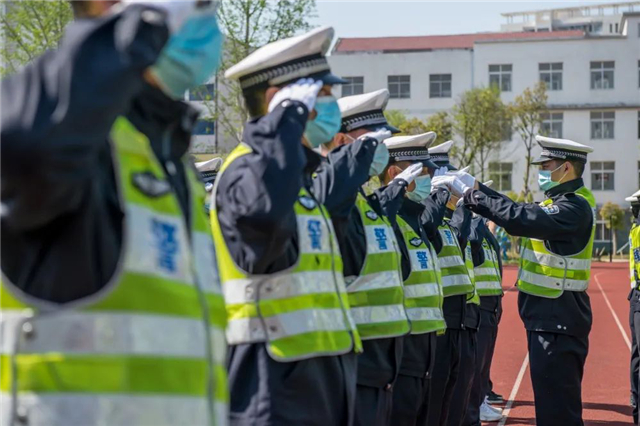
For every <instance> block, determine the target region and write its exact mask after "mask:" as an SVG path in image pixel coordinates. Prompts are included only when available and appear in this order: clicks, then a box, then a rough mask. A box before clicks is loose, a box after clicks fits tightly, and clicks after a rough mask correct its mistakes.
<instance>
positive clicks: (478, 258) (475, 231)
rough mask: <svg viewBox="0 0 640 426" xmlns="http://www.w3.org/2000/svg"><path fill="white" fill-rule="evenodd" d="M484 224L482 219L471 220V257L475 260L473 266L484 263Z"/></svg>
mask: <svg viewBox="0 0 640 426" xmlns="http://www.w3.org/2000/svg"><path fill="white" fill-rule="evenodd" d="M485 228H486V227H485V226H484V223H483V222H482V220H481V219H480V218H474V219H472V220H471V227H470V229H469V244H470V245H471V257H472V259H473V266H476V267H477V266H480V265H482V264H483V263H484V261H485V257H484V250H483V249H482V241H483V239H484V229H485Z"/></svg>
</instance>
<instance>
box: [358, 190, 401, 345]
mask: <svg viewBox="0 0 640 426" xmlns="http://www.w3.org/2000/svg"><path fill="white" fill-rule="evenodd" d="M356 208H357V209H358V212H359V213H360V220H361V221H362V225H363V227H364V231H365V239H366V244H367V254H366V257H365V260H364V265H363V266H362V270H361V271H360V275H359V276H358V277H356V279H355V280H354V281H353V282H351V283H350V284H349V285H348V286H347V291H348V292H349V304H350V306H351V314H352V315H353V318H354V320H355V322H356V325H357V326H358V332H359V333H360V337H361V338H362V339H363V340H365V339H380V338H384V337H394V336H402V335H403V334H407V333H408V332H409V330H410V326H409V320H408V318H407V313H406V311H405V308H404V292H403V290H402V275H401V271H400V251H399V249H398V246H397V243H396V239H395V236H394V234H393V230H392V229H391V226H389V224H388V223H387V221H386V220H385V219H384V218H383V217H380V216H379V215H378V214H376V213H375V211H373V209H372V208H371V207H370V206H369V203H368V202H367V199H366V198H364V197H363V196H362V195H361V194H358V198H357V200H356Z"/></svg>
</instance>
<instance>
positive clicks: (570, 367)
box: [457, 136, 596, 426]
mask: <svg viewBox="0 0 640 426" xmlns="http://www.w3.org/2000/svg"><path fill="white" fill-rule="evenodd" d="M536 140H537V141H538V144H539V145H540V146H541V147H542V155H541V156H540V157H539V158H537V159H536V160H535V161H534V162H533V164H539V165H540V171H539V177H538V181H539V184H540V188H541V189H542V190H543V191H545V195H546V197H547V198H546V200H545V201H543V202H542V203H539V204H538V203H516V202H514V201H512V200H510V199H509V198H508V197H506V196H504V195H502V194H499V193H498V192H495V191H493V190H491V189H489V188H487V187H486V186H484V185H482V184H476V183H475V180H474V179H473V178H471V177H470V176H469V175H465V174H463V173H459V175H458V177H457V183H458V184H460V188H461V191H460V192H462V193H464V203H465V205H466V206H468V207H469V208H470V209H471V210H473V211H474V212H475V213H478V214H480V215H482V216H484V217H487V218H488V219H490V220H492V221H493V222H495V223H496V224H498V225H499V226H502V227H504V229H505V230H506V231H507V232H508V233H509V234H511V235H517V236H521V237H525V238H524V240H523V241H522V246H521V257H520V270H519V273H518V281H517V285H518V289H519V290H520V295H519V299H518V305H519V309H520V316H521V318H522V320H523V322H524V324H525V328H526V329H527V339H528V343H529V360H530V363H531V380H532V384H533V391H534V396H535V408H536V422H537V424H538V425H540V426H546V425H558V424H562V425H568V426H572V425H582V424H583V422H582V397H581V384H582V375H583V370H584V362H585V360H586V357H587V352H588V335H589V332H590V330H591V322H592V315H591V306H590V303H589V296H588V295H587V293H586V289H587V287H588V284H589V278H590V272H591V256H592V249H593V239H594V230H595V206H596V203H595V199H594V197H593V194H592V193H591V191H589V190H588V189H587V188H586V187H585V186H584V182H583V181H582V178H581V176H582V173H583V171H584V166H585V164H586V162H587V153H589V152H591V151H592V148H591V147H588V146H586V145H583V144H580V143H577V142H573V141H570V140H566V139H554V138H547V137H543V136H536ZM474 187H475V189H474Z"/></svg>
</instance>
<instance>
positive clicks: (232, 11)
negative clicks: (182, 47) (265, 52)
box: [204, 0, 315, 142]
mask: <svg viewBox="0 0 640 426" xmlns="http://www.w3.org/2000/svg"><path fill="white" fill-rule="evenodd" d="M218 16H219V19H220V24H221V25H222V27H223V29H224V32H225V35H226V42H225V54H224V57H223V60H222V66H221V67H220V70H219V71H218V74H217V76H216V95H215V97H214V99H213V101H212V102H205V103H204V104H205V107H206V108H207V109H208V110H209V115H210V116H211V118H212V119H214V120H216V121H217V123H218V130H220V128H221V127H220V126H222V130H223V131H224V133H225V135H228V136H230V137H232V138H233V139H234V140H235V141H236V142H240V141H241V140H242V128H243V126H244V123H245V122H246V121H247V118H248V116H247V113H246V111H245V109H244V107H243V98H242V90H241V88H240V85H239V84H238V83H237V82H235V81H230V80H227V79H225V78H224V72H225V70H226V69H227V68H229V67H230V66H232V65H234V64H236V63H238V62H240V61H241V60H242V59H244V58H245V57H246V56H247V55H249V54H250V53H251V52H253V51H254V50H255V49H257V48H259V47H261V46H263V45H265V44H267V43H271V42H273V41H276V40H279V39H282V38H286V37H291V36H293V35H295V34H296V33H299V32H303V31H306V30H309V29H310V28H311V25H310V23H309V19H310V18H312V17H314V16H315V0H295V1H293V0H279V1H267V0H222V2H221V4H220V9H219V15H218Z"/></svg>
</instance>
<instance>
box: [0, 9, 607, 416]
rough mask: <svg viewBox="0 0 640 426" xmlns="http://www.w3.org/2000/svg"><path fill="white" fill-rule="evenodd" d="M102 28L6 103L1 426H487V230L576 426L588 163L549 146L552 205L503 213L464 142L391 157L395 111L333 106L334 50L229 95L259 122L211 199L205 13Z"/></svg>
mask: <svg viewBox="0 0 640 426" xmlns="http://www.w3.org/2000/svg"><path fill="white" fill-rule="evenodd" d="M114 3H117V2H102V1H86V2H81V1H78V2H73V7H74V9H75V12H76V14H77V17H78V19H77V21H76V22H75V23H73V24H71V25H70V26H69V27H68V28H67V32H66V35H65V37H64V39H63V40H62V41H61V43H60V45H59V47H58V49H56V50H55V51H51V52H47V53H45V54H44V55H43V56H41V57H39V58H36V59H35V60H34V61H33V62H32V63H31V64H29V65H28V66H27V67H25V68H24V69H23V70H21V71H19V72H18V73H16V74H15V75H12V76H9V77H7V78H5V79H3V81H2V93H3V95H2V134H1V136H2V145H1V149H2V152H1V154H2V155H1V158H2V168H1V173H2V188H1V191H2V192H1V196H2V209H1V226H2V283H1V285H0V296H1V297H0V307H1V309H2V319H1V323H0V324H1V325H0V343H1V344H2V353H1V355H0V360H1V365H2V379H1V389H0V391H1V392H2V393H1V396H2V404H0V415H1V416H2V417H1V420H0V423H2V424H3V425H5V424H6V425H30V426H39V425H48V426H49V425H55V426H73V425H78V426H80V425H82V426H85V425H89V426H93V425H107V426H121V425H133V426H137V425H145V426H147V425H148V426H151V425H153V426H158V425H176V426H177V425H184V426H190V425H194V426H196V425H211V424H215V425H224V424H228V423H230V424H233V425H323V426H326V425H352V424H357V425H402V426H404V425H407V426H409V425H434V426H435V425H456V426H458V425H464V426H470V425H477V424H479V422H480V420H479V414H478V410H479V407H480V405H481V403H482V402H483V401H484V398H485V396H486V394H487V392H488V384H489V377H488V375H489V365H490V361H491V357H492V351H493V346H494V344H495V337H496V333H497V324H498V321H499V319H500V315H501V297H502V286H501V261H500V256H499V247H498V245H497V243H496V241H495V239H494V238H493V237H492V235H491V233H490V232H488V230H487V227H486V220H487V219H489V220H491V221H493V222H494V223H496V224H497V225H499V226H501V227H503V228H504V229H505V230H506V231H507V232H509V233H510V234H511V235H517V236H522V237H524V238H523V243H522V247H521V251H520V271H519V274H518V279H517V286H518V289H519V290H520V295H519V310H520V315H521V317H522V320H523V322H524V325H525V328H526V330H527V337H528V344H529V355H530V361H531V375H532V380H533V386H534V393H535V400H536V421H537V424H538V425H541V426H549V425H563V426H571V425H581V424H582V419H581V410H582V404H581V380H582V372H583V367H584V361H585V358H586V356H587V338H588V334H589V331H590V328H591V308H590V304H589V297H588V295H587V293H586V292H585V290H586V289H587V286H588V282H589V274H590V260H591V250H592V245H593V236H594V226H595V222H594V217H595V216H594V207H595V201H594V198H593V195H592V194H591V193H590V192H589V190H587V189H586V188H585V187H584V185H583V182H582V179H581V178H580V176H581V174H582V172H583V170H584V164H585V163H586V158H587V153H588V152H590V151H591V148H589V147H588V146H585V145H582V144H579V143H576V142H572V141H568V140H559V139H549V138H544V137H538V138H537V140H538V142H539V144H540V146H541V147H542V154H541V156H540V157H539V158H538V159H536V160H535V161H534V164H540V169H541V170H540V172H539V180H540V185H541V188H542V189H543V190H545V194H546V200H545V201H543V202H542V203H539V204H538V203H529V204H526V203H525V204H522V203H515V202H513V201H512V200H510V199H509V198H507V197H505V196H503V195H501V194H500V193H498V192H495V191H493V190H491V189H490V188H489V187H488V186H487V185H484V184H482V183H479V182H477V181H476V180H475V178H473V176H471V175H469V174H468V173H466V172H465V171H464V170H457V169H456V167H454V165H452V164H451V162H450V158H449V151H450V149H454V148H455V147H452V145H453V142H448V143H444V144H441V145H438V146H435V147H431V145H432V144H433V143H434V141H435V139H436V135H435V134H434V133H433V132H429V133H426V134H420V135H409V136H396V137H392V134H393V133H395V132H397V130H396V129H395V128H394V127H393V126H390V125H389V123H387V121H386V120H385V117H384V114H383V110H384V108H385V106H386V103H387V100H388V96H389V95H388V92H387V91H386V90H379V91H376V92H372V93H367V94H364V95H358V96H352V97H346V98H342V99H340V100H339V101H337V100H336V99H335V98H334V97H333V96H332V87H333V86H334V85H337V84H341V83H343V80H342V79H341V78H339V77H337V76H335V75H333V74H332V73H331V70H330V67H329V64H328V62H327V59H326V58H325V54H326V52H327V50H328V48H329V46H330V45H331V42H332V38H333V30H332V29H331V28H329V27H322V28H318V29H315V30H313V31H310V32H308V33H306V34H304V35H300V36H296V37H292V38H287V39H283V40H279V41H276V42H274V43H270V44H268V45H266V46H264V47H262V48H260V49H257V50H255V51H254V52H253V53H251V54H250V55H249V56H248V57H246V58H245V59H243V60H242V61H240V62H239V63H238V64H236V65H234V66H232V67H230V68H229V69H228V70H227V72H226V77H227V78H228V79H231V80H236V81H237V82H238V87H239V88H240V89H241V96H242V97H243V99H244V102H245V106H246V110H247V113H248V115H249V117H250V119H249V120H248V121H247V123H246V124H245V127H244V132H243V142H242V143H241V144H239V145H238V146H237V147H236V149H234V151H233V152H232V153H231V154H230V155H229V156H228V157H227V159H226V161H225V163H224V164H223V165H222V167H221V169H220V171H219V173H217V176H216V179H215V184H213V188H212V191H211V193H210V195H207V193H206V192H205V189H204V188H203V185H202V181H201V180H200V177H199V176H198V173H197V171H196V169H195V168H194V165H193V164H192V163H191V161H190V159H189V155H188V152H187V150H188V147H189V140H190V133H191V128H192V126H193V124H194V122H195V119H196V117H197V114H196V113H195V112H194V111H193V110H192V109H191V107H189V106H188V105H187V104H185V103H184V102H182V101H181V100H180V99H181V96H182V94H183V93H184V91H185V90H187V89H189V88H192V87H196V86H197V85H199V84H202V83H203V82H205V81H206V80H207V78H208V76H210V75H212V74H213V73H214V72H215V70H216V68H217V67H218V64H219V62H220V56H221V50H222V40H223V37H222V35H221V32H220V31H219V29H218V24H217V20H216V13H215V6H214V5H212V4H210V2H203V1H198V2H189V1H184V2H173V3H172V2H150V1H145V2H138V1H128V2H126V4H114ZM318 152H321V153H322V155H320V154H319V153H318ZM373 176H377V177H378V178H379V180H380V183H381V186H380V187H379V188H378V189H376V190H375V191H374V192H373V193H372V194H369V195H366V194H365V193H364V192H363V190H362V189H361V188H362V187H363V185H364V184H365V183H367V181H369V180H370V178H372V177H373ZM206 203H208V204H209V209H210V217H207V216H206V215H205V214H204V213H203V205H204V204H206Z"/></svg>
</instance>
